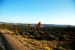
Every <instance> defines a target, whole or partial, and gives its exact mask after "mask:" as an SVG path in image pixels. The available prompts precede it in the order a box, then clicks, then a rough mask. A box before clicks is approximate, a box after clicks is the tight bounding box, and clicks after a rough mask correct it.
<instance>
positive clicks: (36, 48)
mask: <svg viewBox="0 0 75 50" xmlns="http://www.w3.org/2000/svg"><path fill="white" fill-rule="evenodd" d="M14 37H15V38H17V39H18V40H19V41H20V42H22V43H23V44H24V45H26V46H28V47H30V48H31V49H32V50H54V49H53V48H57V46H58V44H59V42H57V41H55V40H54V41H46V40H36V39H27V38H24V37H23V36H21V35H14Z"/></svg>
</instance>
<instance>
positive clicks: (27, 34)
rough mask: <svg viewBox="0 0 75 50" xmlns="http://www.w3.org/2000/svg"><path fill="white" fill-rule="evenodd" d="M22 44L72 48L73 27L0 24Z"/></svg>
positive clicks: (37, 49)
mask: <svg viewBox="0 0 75 50" xmlns="http://www.w3.org/2000/svg"><path fill="white" fill-rule="evenodd" d="M0 29H7V30H10V31H12V32H14V33H12V35H13V36H14V37H15V38H16V39H18V40H19V41H20V42H22V43H23V44H24V45H27V46H28V47H30V48H32V49H33V50H74V45H75V44H74V42H75V27H70V26H66V27H48V26H44V27H37V26H29V25H27V24H26V25H24V24H20V25H12V24H0Z"/></svg>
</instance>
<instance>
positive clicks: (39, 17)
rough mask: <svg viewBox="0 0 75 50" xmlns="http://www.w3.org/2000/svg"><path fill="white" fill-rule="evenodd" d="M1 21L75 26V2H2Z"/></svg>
mask: <svg viewBox="0 0 75 50" xmlns="http://www.w3.org/2000/svg"><path fill="white" fill-rule="evenodd" d="M0 21H1V22H13V23H37V22H38V21H41V22H42V23H44V24H70V25H75V0H0Z"/></svg>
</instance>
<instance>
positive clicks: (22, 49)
mask: <svg viewBox="0 0 75 50" xmlns="http://www.w3.org/2000/svg"><path fill="white" fill-rule="evenodd" d="M0 32H1V33H2V35H3V36H4V37H5V39H6V40H7V42H8V43H9V44H10V46H11V48H12V50H31V49H30V48H29V47H27V46H25V45H24V44H22V43H21V42H20V41H18V40H17V39H15V38H14V37H13V36H12V35H11V34H9V33H7V32H6V31H3V30H2V31H1V30H0Z"/></svg>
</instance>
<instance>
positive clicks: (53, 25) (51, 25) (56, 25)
mask: <svg viewBox="0 0 75 50" xmlns="http://www.w3.org/2000/svg"><path fill="white" fill-rule="evenodd" d="M0 24H10V25H27V24H29V23H8V22H0ZM31 25H37V24H31ZM42 25H43V26H48V27H67V26H70V27H75V25H59V24H42Z"/></svg>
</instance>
